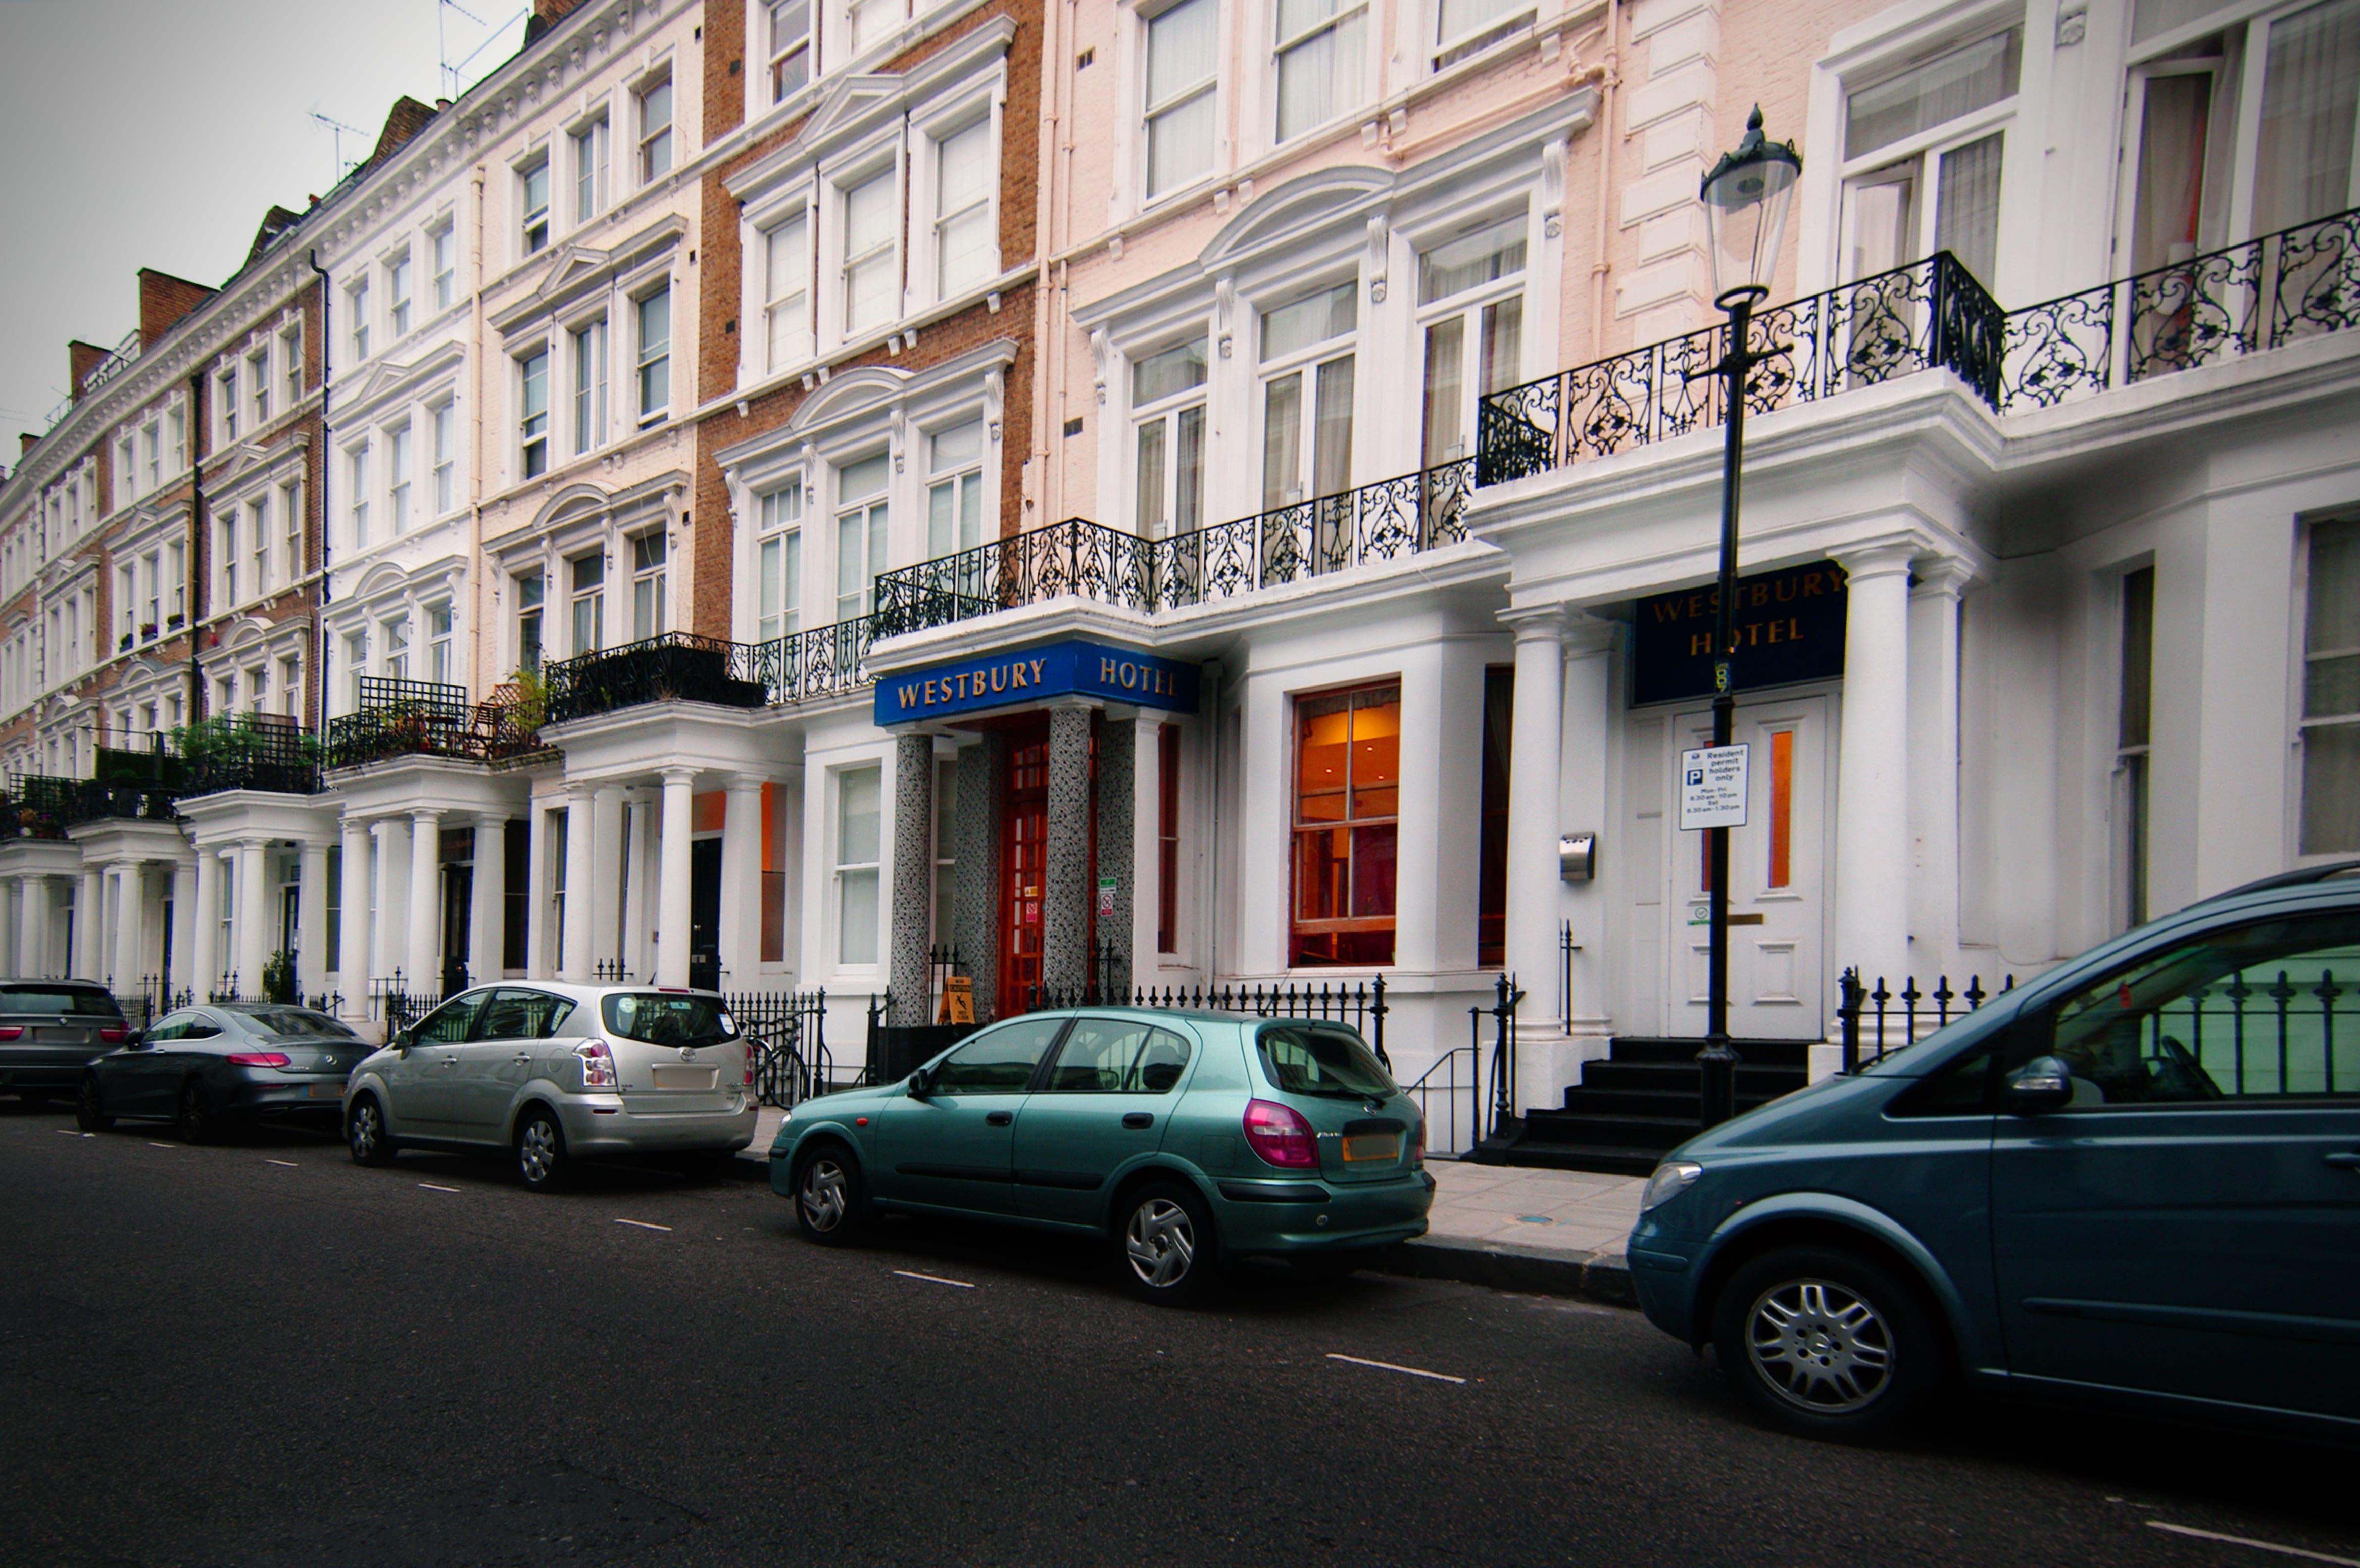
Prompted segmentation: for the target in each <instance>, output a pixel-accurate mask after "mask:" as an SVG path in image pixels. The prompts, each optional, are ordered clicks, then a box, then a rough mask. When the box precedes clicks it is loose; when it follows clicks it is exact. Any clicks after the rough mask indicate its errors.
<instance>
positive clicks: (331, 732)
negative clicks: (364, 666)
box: [323, 675, 541, 769]
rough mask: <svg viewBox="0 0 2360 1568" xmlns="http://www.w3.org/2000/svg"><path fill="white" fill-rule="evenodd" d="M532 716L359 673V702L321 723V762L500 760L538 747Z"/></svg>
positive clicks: (459, 689) (451, 691)
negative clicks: (323, 732) (325, 734)
mask: <svg viewBox="0 0 2360 1568" xmlns="http://www.w3.org/2000/svg"><path fill="white" fill-rule="evenodd" d="M539 731H540V719H539V716H538V715H537V714H535V713H532V712H531V711H530V710H529V708H528V707H526V705H524V704H522V703H520V702H485V703H470V702H469V701H468V700H467V688H466V687H464V686H457V685H442V684H440V683H437V682H432V681H408V680H395V679H393V678H391V677H389V676H383V675H364V676H363V677H361V683H360V703H359V706H358V707H355V709H354V711H352V712H351V713H347V714H341V715H339V716H338V717H336V718H331V719H330V720H328V742H327V746H326V748H325V756H324V758H323V761H324V762H325V765H326V766H327V767H329V768H331V769H334V768H355V767H360V766H362V765H363V764H365V763H368V762H384V761H386V760H388V759H389V758H393V757H453V758H457V759H459V760H462V761H465V762H512V761H516V760H519V759H520V758H524V757H528V756H530V755H531V754H532V753H533V752H535V751H538V750H540V749H541V740H540V733H539Z"/></svg>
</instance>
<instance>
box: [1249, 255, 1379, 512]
mask: <svg viewBox="0 0 2360 1568" xmlns="http://www.w3.org/2000/svg"><path fill="white" fill-rule="evenodd" d="M1359 299H1360V289H1359V285H1357V284H1355V283H1349V282H1348V283H1338V284H1337V285H1336V286H1335V287H1333V288H1329V289H1321V290H1318V291H1316V292H1313V293H1310V294H1307V295H1306V296H1304V297H1303V298H1302V299H1299V300H1295V301H1294V302H1291V303H1288V304H1284V305H1281V306H1280V307H1279V308H1278V309H1276V310H1273V311H1269V312H1265V313H1263V315H1262V507H1263V509H1264V510H1273V509H1275V508H1278V507H1284V506H1293V505H1295V503H1296V502H1299V501H1306V500H1310V499H1314V498H1316V497H1320V496H1333V495H1340V494H1342V493H1343V492H1344V491H1346V490H1348V489H1349V488H1351V484H1352V377H1353V371H1352V344H1353V334H1354V332H1355V331H1356V329H1357V327H1358V325H1359Z"/></svg>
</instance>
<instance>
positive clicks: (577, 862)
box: [557, 784, 597, 981]
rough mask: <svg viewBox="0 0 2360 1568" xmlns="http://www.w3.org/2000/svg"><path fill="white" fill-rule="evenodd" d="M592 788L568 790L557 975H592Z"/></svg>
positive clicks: (580, 978)
mask: <svg viewBox="0 0 2360 1568" xmlns="http://www.w3.org/2000/svg"><path fill="white" fill-rule="evenodd" d="M590 839H591V832H590V791H589V790H588V789H587V788H585V787H584V786H583V785H580V784H571V785H568V786H567V787H566V791H565V914H564V917H563V928H562V929H561V930H560V931H559V932H558V938H559V943H558V948H559V957H558V966H559V967H558V970H557V973H558V978H559V979H561V980H574V981H586V980H588V979H589V978H590V905H591V904H592V903H593V902H595V899H596V898H597V892H596V890H595V889H594V888H593V887H592V886H591V885H590V883H591V874H590Z"/></svg>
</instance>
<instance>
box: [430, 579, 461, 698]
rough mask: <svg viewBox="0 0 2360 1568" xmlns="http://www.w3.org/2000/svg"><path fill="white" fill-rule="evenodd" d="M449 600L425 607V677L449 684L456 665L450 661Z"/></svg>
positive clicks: (440, 683) (435, 681)
mask: <svg viewBox="0 0 2360 1568" xmlns="http://www.w3.org/2000/svg"><path fill="white" fill-rule="evenodd" d="M451 654H452V637H451V601H450V600H449V599H443V600H442V601H441V602H439V603H436V604H430V605H428V606H427V607H426V678H427V679H428V680H430V681H432V682H433V683H434V684H435V685H451V684H452V676H453V672H454V671H455V670H456V668H457V666H456V665H455V664H454V663H453V662H452V656H451Z"/></svg>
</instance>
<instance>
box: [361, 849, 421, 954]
mask: <svg viewBox="0 0 2360 1568" xmlns="http://www.w3.org/2000/svg"><path fill="white" fill-rule="evenodd" d="M369 829H370V831H371V832H373V833H375V834H376V835H377V956H376V959H375V961H374V970H375V978H377V979H378V980H390V979H392V978H393V971H394V970H401V971H402V983H403V985H405V986H407V987H410V988H411V989H413V990H414V989H416V988H417V987H418V985H419V984H420V981H419V980H418V978H417V977H416V976H414V975H412V974H411V973H410V951H409V948H410V819H409V818H408V817H386V818H385V819H383V820H382V821H378V822H374V823H371V824H370V825H369Z"/></svg>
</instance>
